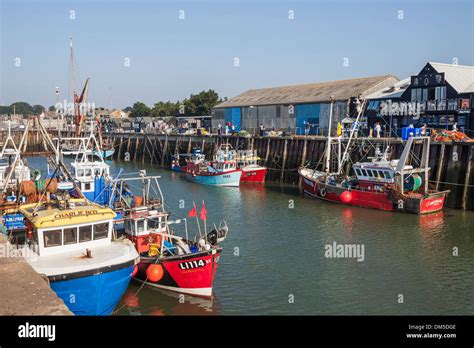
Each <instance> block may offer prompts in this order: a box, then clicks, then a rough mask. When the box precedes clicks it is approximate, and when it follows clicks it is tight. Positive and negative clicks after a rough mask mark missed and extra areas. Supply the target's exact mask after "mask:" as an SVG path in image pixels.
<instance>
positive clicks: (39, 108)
mask: <svg viewBox="0 0 474 348" xmlns="http://www.w3.org/2000/svg"><path fill="white" fill-rule="evenodd" d="M44 110H45V107H44V106H43V105H39V104H37V105H30V104H28V103H27V102H16V103H13V104H11V105H10V106H0V115H4V114H13V113H16V114H18V115H39V114H41V113H42V112H43V111H44Z"/></svg>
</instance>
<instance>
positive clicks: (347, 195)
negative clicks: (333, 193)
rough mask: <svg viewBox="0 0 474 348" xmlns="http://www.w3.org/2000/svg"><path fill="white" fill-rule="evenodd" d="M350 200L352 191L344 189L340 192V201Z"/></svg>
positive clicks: (346, 201)
mask: <svg viewBox="0 0 474 348" xmlns="http://www.w3.org/2000/svg"><path fill="white" fill-rule="evenodd" d="M351 200H352V192H351V191H344V192H343V193H342V194H341V201H342V202H343V203H349V202H350V201H351Z"/></svg>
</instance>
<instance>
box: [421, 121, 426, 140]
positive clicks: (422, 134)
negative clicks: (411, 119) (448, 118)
mask: <svg viewBox="0 0 474 348" xmlns="http://www.w3.org/2000/svg"><path fill="white" fill-rule="evenodd" d="M425 135H426V123H423V126H421V136H422V137H424V136H425Z"/></svg>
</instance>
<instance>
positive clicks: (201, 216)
mask: <svg viewBox="0 0 474 348" xmlns="http://www.w3.org/2000/svg"><path fill="white" fill-rule="evenodd" d="M199 217H200V218H201V220H204V221H206V220H207V210H206V205H205V204H204V201H203V202H202V208H201V213H200V214H199Z"/></svg>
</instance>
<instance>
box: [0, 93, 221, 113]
mask: <svg viewBox="0 0 474 348" xmlns="http://www.w3.org/2000/svg"><path fill="white" fill-rule="evenodd" d="M220 102H222V100H221V99H220V98H219V95H218V94H217V93H216V92H215V91H214V90H212V89H210V90H208V91H202V92H200V93H198V94H191V95H190V96H189V98H185V99H184V100H182V101H176V102H172V101H167V102H163V101H159V102H156V103H155V104H154V105H153V107H149V106H148V105H146V104H145V103H143V102H140V101H138V102H136V103H134V104H133V106H132V107H126V108H125V109H123V111H125V112H130V117H165V116H180V115H183V116H184V115H186V116H205V115H210V114H211V111H212V108H213V107H214V106H216V105H217V104H219V103H220ZM45 109H46V108H45V107H44V106H43V105H30V104H28V103H27V102H16V103H13V104H11V105H10V106H0V115H4V114H13V113H16V114H18V115H25V116H27V115H39V114H41V113H42V112H43V111H45ZM48 110H49V111H54V110H55V107H54V105H52V106H50V107H49V108H48Z"/></svg>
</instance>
